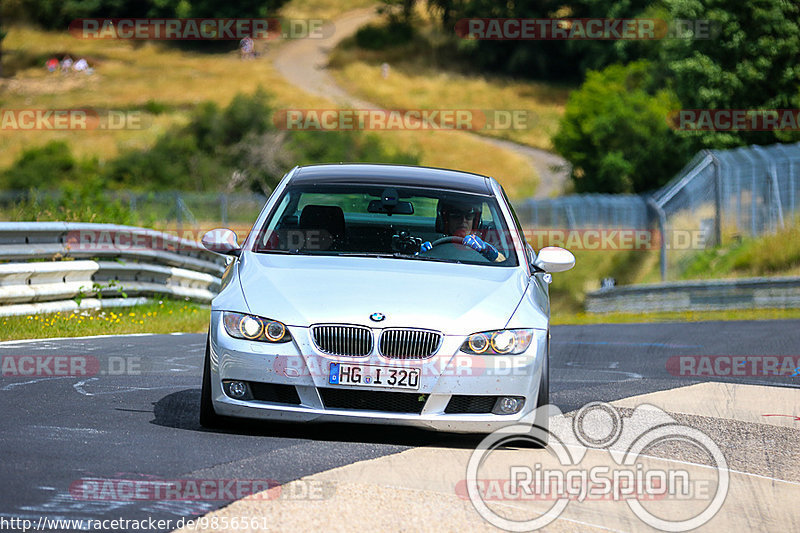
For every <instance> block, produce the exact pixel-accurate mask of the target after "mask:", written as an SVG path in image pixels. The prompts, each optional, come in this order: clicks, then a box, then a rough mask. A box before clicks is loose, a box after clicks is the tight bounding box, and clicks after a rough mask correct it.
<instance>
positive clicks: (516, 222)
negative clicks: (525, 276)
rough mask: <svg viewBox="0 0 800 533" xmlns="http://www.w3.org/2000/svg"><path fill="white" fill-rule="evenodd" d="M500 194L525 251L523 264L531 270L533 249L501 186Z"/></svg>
mask: <svg viewBox="0 0 800 533" xmlns="http://www.w3.org/2000/svg"><path fill="white" fill-rule="evenodd" d="M499 187H500V192H502V193H503V200H505V202H506V205H507V206H508V210H509V211H510V212H511V218H513V219H514V226H516V228H517V233H519V238H520V239H522V247H523V248H524V249H525V262H526V263H528V270H529V271H532V270H533V268H532V267H533V265H532V264H531V263H532V261H533V260H534V253H535V252H534V251H533V247H532V246H531V245H529V244H528V240H527V239H526V238H525V230H523V229H522V224H520V223H519V218H517V213H516V212H515V211H514V206H513V205H511V202H510V201H509V199H508V195H507V194H506V191H505V189H503V186H502V185H499ZM529 250H531V252H530V253H529Z"/></svg>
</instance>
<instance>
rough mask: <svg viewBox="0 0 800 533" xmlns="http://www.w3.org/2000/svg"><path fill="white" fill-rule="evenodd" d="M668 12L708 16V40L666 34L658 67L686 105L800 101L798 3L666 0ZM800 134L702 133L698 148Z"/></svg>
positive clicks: (763, 105)
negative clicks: (711, 26)
mask: <svg viewBox="0 0 800 533" xmlns="http://www.w3.org/2000/svg"><path fill="white" fill-rule="evenodd" d="M665 4H666V6H667V8H668V10H669V14H670V16H671V17H672V18H673V19H703V20H711V21H713V23H714V27H715V28H716V35H713V37H712V38H711V39H665V40H664V41H663V42H662V43H661V46H660V53H659V60H658V62H657V63H656V65H655V67H656V68H657V69H659V70H662V71H663V72H665V73H666V74H667V76H668V77H669V79H670V81H671V84H672V86H673V87H674V88H675V93H676V95H677V96H678V99H679V100H680V102H681V104H682V106H683V108H685V109H781V108H797V107H800V63H798V61H797V58H798V57H800V21H799V17H800V5H798V4H797V3H796V2H789V1H786V0H752V1H748V2H729V1H726V0H702V1H700V0H666V2H665ZM778 140H782V141H790V140H800V136H798V134H797V132H794V133H786V132H784V133H780V132H738V133H736V132H734V133H720V132H705V133H697V134H695V135H694V136H693V142H694V144H695V146H696V148H698V149H699V148H729V147H732V146H739V145H744V144H771V143H774V142H776V141H778Z"/></svg>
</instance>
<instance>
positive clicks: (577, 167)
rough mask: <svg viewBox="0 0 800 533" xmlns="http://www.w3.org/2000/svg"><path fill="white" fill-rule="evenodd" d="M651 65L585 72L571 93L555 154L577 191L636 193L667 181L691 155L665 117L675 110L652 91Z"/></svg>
mask: <svg viewBox="0 0 800 533" xmlns="http://www.w3.org/2000/svg"><path fill="white" fill-rule="evenodd" d="M651 72H652V65H651V64H650V63H649V62H647V61H644V60H642V61H637V62H634V63H631V64H629V65H626V66H622V65H612V66H610V67H607V68H606V69H604V70H602V71H599V72H598V71H590V72H589V73H588V75H587V77H586V81H585V82H584V83H583V85H582V86H581V88H580V89H578V90H576V91H573V92H572V94H570V97H569V101H568V102H567V106H566V110H565V113H564V116H563V118H562V119H561V124H560V129H559V131H558V133H557V134H556V135H555V137H554V138H553V145H554V146H555V148H556V150H557V151H558V152H559V153H560V154H561V155H563V156H564V157H565V158H566V159H567V160H569V161H570V163H572V173H571V178H572V180H573V183H574V185H575V190H576V191H577V192H604V193H641V192H645V191H648V190H651V189H654V188H656V187H658V186H660V185H663V184H664V183H666V182H667V181H668V180H669V179H670V178H671V177H672V176H673V175H674V173H675V172H677V171H678V170H679V169H680V168H681V167H682V166H683V164H684V162H685V161H686V159H687V158H688V157H689V156H690V155H691V152H690V147H689V143H688V142H687V140H686V139H685V138H683V137H681V136H680V135H679V134H678V133H677V132H675V131H673V130H672V129H670V127H669V125H668V124H667V121H666V117H667V115H668V114H669V113H670V111H673V110H674V109H678V108H679V103H678V100H677V98H676V96H675V94H674V93H673V92H672V91H670V90H669V89H655V88H654V80H653V76H652V74H651Z"/></svg>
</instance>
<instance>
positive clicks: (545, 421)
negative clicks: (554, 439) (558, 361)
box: [534, 331, 550, 447]
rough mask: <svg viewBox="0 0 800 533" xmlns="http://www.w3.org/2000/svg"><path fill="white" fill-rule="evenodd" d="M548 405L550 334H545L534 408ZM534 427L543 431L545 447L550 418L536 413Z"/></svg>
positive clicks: (545, 413)
mask: <svg viewBox="0 0 800 533" xmlns="http://www.w3.org/2000/svg"><path fill="white" fill-rule="evenodd" d="M549 404H550V332H549V331H548V333H547V353H546V354H545V357H544V365H543V368H542V379H541V381H540V382H539V394H538V395H537V396H536V408H537V409H540V408H541V407H543V406H545V405H549ZM534 425H536V426H537V427H540V428H542V429H543V430H544V431H545V435H546V437H545V442H543V443H542V445H543V446H542V447H545V446H547V442H548V440H549V437H550V433H549V431H550V417H549V416H548V413H547V411H545V410H544V409H541V410H540V411H539V412H537V413H536V420H535V421H534Z"/></svg>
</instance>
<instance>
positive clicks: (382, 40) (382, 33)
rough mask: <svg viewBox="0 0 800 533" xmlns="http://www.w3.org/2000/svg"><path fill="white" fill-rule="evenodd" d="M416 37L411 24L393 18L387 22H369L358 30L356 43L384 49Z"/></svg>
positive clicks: (369, 48)
mask: <svg viewBox="0 0 800 533" xmlns="http://www.w3.org/2000/svg"><path fill="white" fill-rule="evenodd" d="M413 37H414V29H413V27H412V26H411V24H408V23H405V22H401V21H398V20H391V21H389V22H387V23H385V24H381V25H377V24H367V25H366V26H363V27H361V28H359V30H358V31H357V32H356V45H358V47H359V48H364V49H366V50H384V49H386V48H389V47H390V46H397V45H399V44H405V43H407V42H409V41H411V39H412V38H413Z"/></svg>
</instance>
